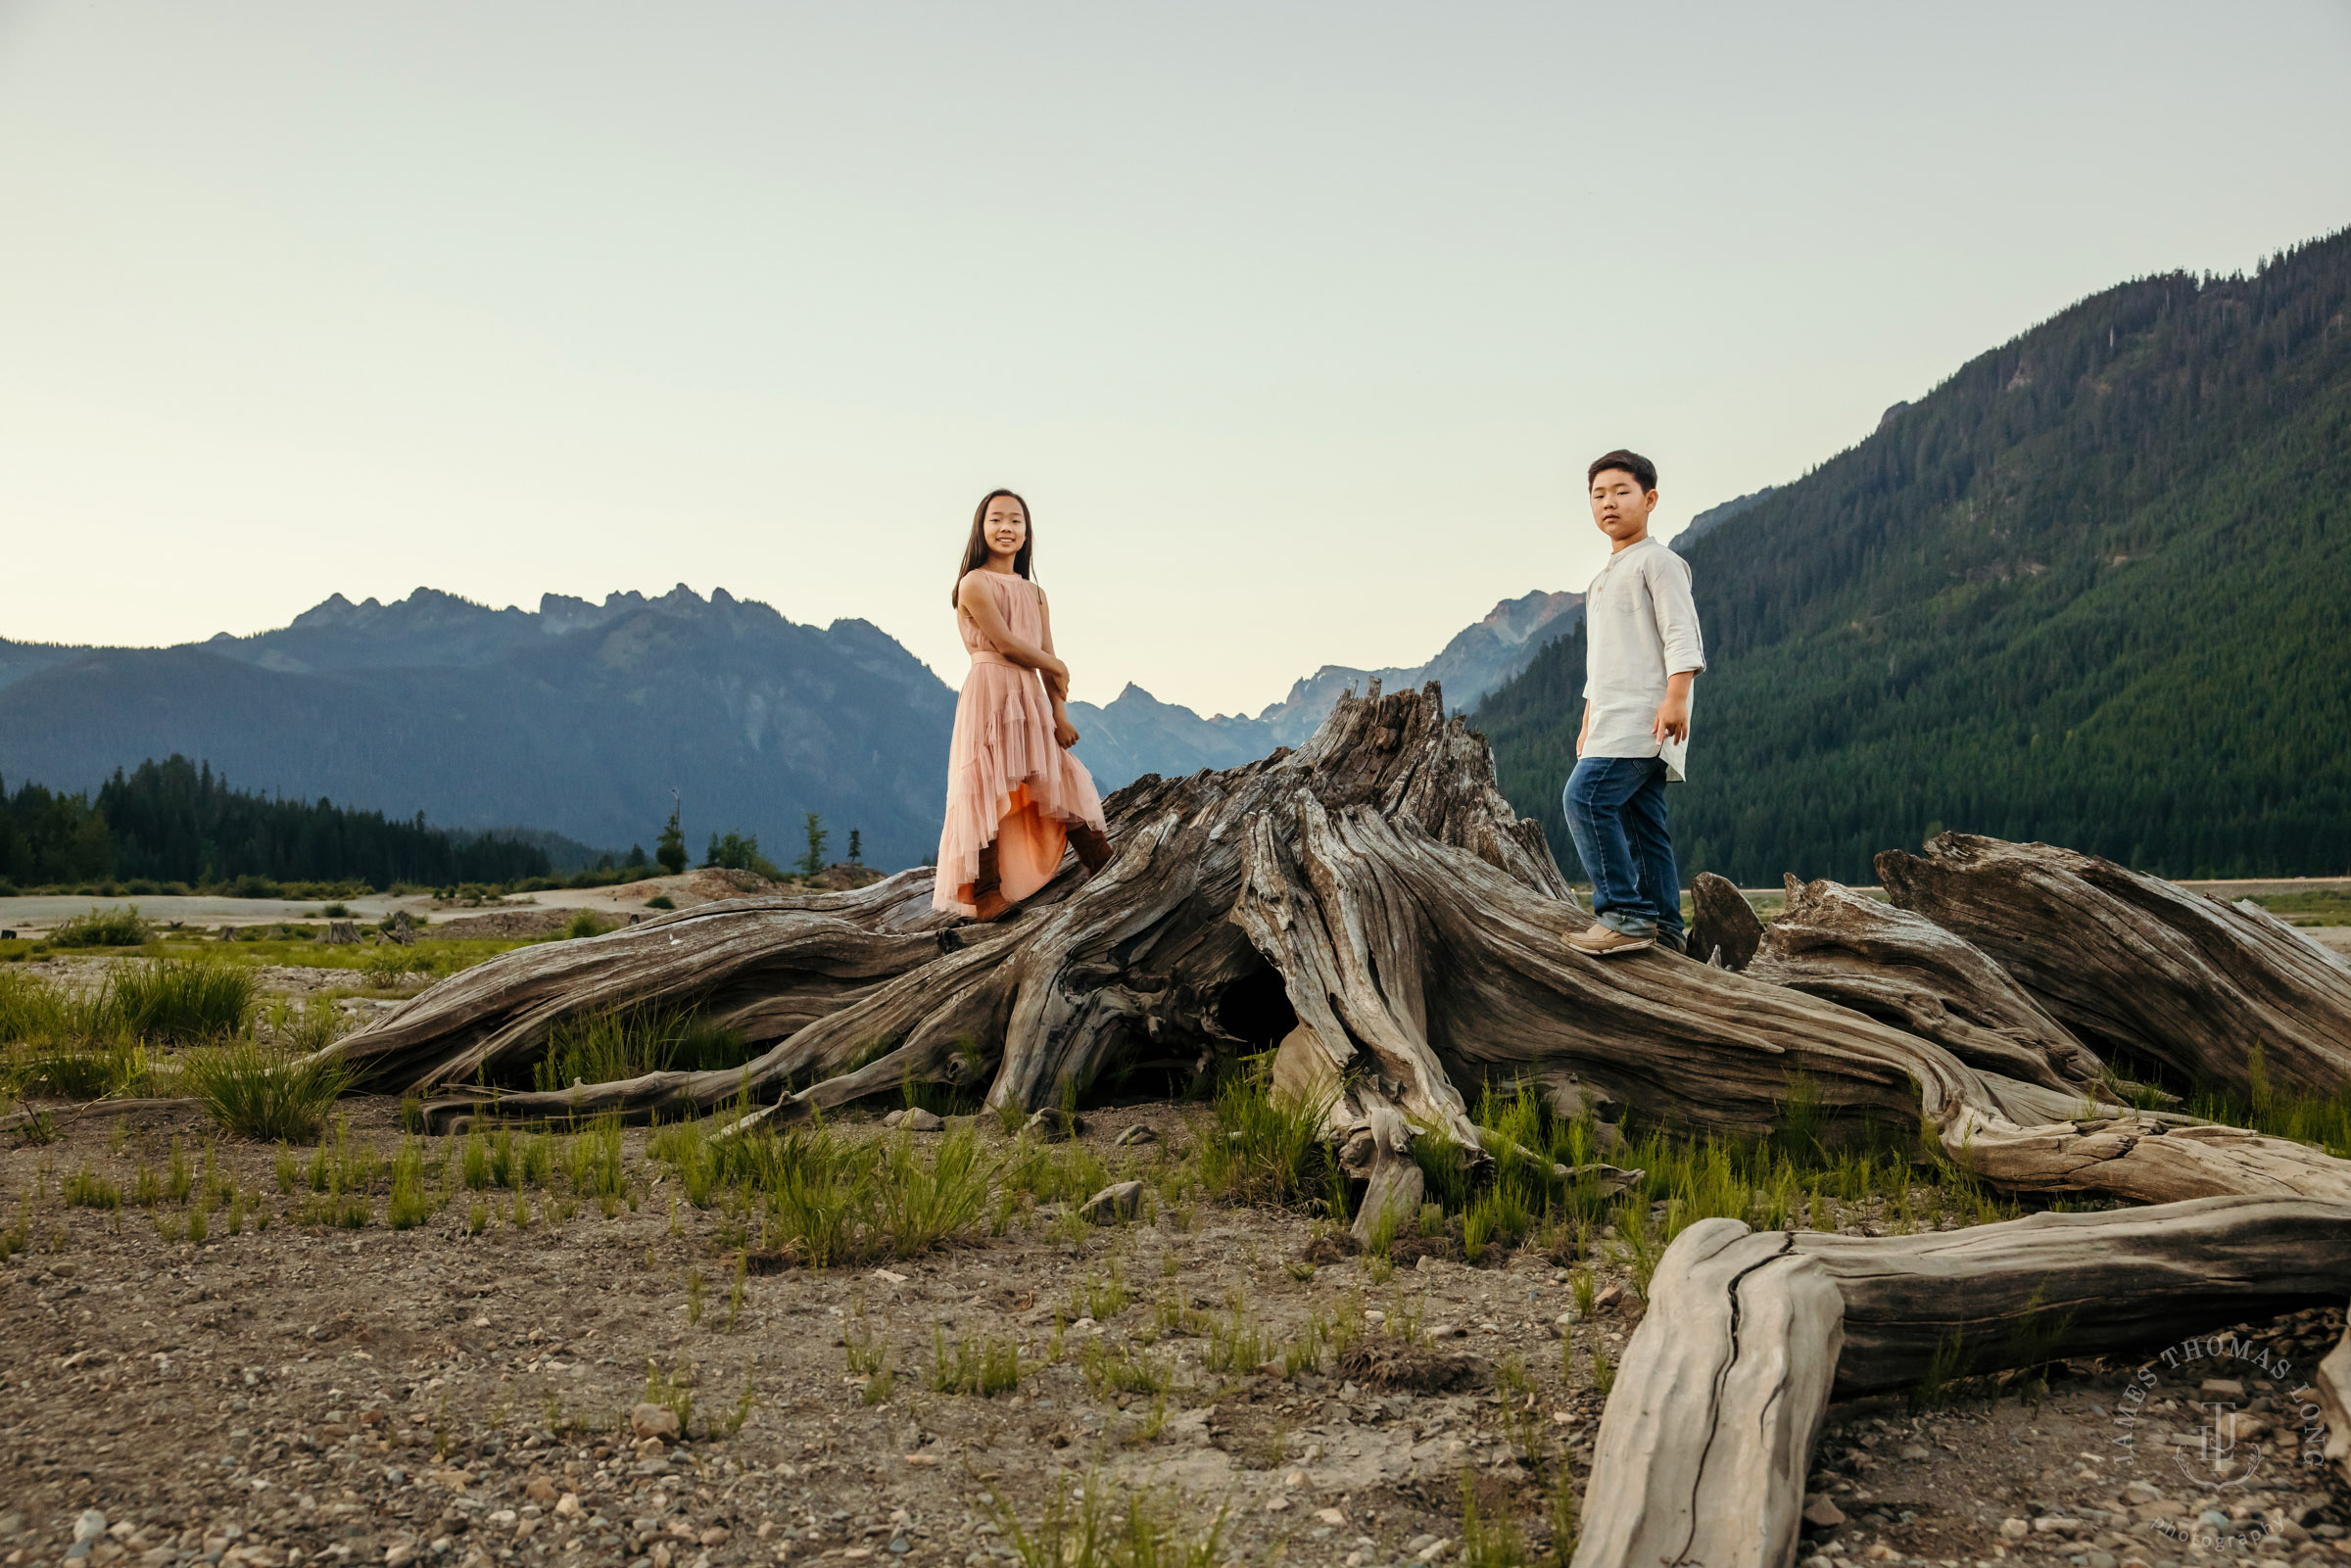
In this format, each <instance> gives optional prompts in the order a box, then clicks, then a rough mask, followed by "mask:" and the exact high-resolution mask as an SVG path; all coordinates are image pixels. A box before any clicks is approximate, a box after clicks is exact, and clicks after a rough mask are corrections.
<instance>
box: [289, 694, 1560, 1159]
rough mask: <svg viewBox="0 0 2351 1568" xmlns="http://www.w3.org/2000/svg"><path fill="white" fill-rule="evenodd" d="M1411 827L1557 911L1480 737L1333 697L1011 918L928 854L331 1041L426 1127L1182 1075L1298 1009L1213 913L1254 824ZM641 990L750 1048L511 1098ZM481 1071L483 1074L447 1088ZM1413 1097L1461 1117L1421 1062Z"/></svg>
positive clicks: (1408, 701) (1260, 1043) (1373, 699)
mask: <svg viewBox="0 0 2351 1568" xmlns="http://www.w3.org/2000/svg"><path fill="white" fill-rule="evenodd" d="M1300 798H1309V799H1313V800H1315V801H1316V802H1318V803H1319V805H1321V806H1324V807H1327V808H1329V809H1339V810H1361V811H1365V812H1368V813H1371V814H1373V815H1375V816H1377V817H1379V818H1381V819H1382V820H1387V819H1394V820H1396V821H1398V822H1402V823H1407V824H1409V825H1410V831H1411V832H1412V833H1413V834H1414V835H1415V837H1416V838H1420V839H1425V840H1428V841H1431V842H1435V843H1439V844H1442V845H1444V846H1446V847H1447V848H1449V849H1451V850H1453V851H1455V852H1458V853H1461V854H1463V855H1465V856H1467V857H1468V858H1469V859H1470V860H1472V861H1475V862H1476V863H1477V864H1479V865H1481V866H1483V867H1485V868H1486V869H1487V870H1489V871H1491V872H1492V873H1493V874H1494V875H1495V876H1496V877H1498V878H1501V879H1504V880H1505V881H1507V882H1509V883H1510V884H1511V885H1512V886H1513V887H1515V888H1517V889H1518V890H1519V891H1521V892H1523V893H1524V894H1525V895H1526V896H1528V897H1529V898H1532V899H1536V900H1539V901H1541V902H1543V903H1545V904H1547V905H1557V907H1559V909H1561V910H1570V911H1571V910H1572V908H1573V905H1572V902H1571V895H1570V894H1569V892H1568V890H1567V885H1566V881H1565V879H1563V878H1561V877H1560V875H1559V867H1558V866H1557V865H1556V864H1555V863H1554V861H1553V860H1552V857H1551V851H1550V849H1549V847H1548V846H1547V845H1546V844H1545V842H1544V839H1543V834H1542V830H1541V828H1540V826H1539V825H1537V824H1534V823H1531V822H1521V821H1519V820H1518V818H1517V817H1516V815H1515V814H1514V813H1512V812H1511V808H1510V805H1509V803H1508V802H1507V801H1505V800H1504V799H1503V798H1502V795H1501V794H1500V792H1499V791H1498V790H1496V788H1495V787H1494V783H1493V760H1492V756H1491V754H1490V753H1489V752H1488V750H1487V748H1486V745H1485V742H1484V740H1483V738H1482V737H1480V736H1475V735H1473V734H1472V733H1471V732H1470V731H1469V730H1468V729H1467V727H1466V726H1465V725H1464V724H1463V722H1462V721H1461V720H1459V719H1452V720H1448V719H1447V718H1445V717H1444V706H1443V698H1442V695H1441V693H1440V692H1439V691H1438V689H1436V687H1435V686H1434V685H1433V684H1432V685H1431V686H1430V687H1429V688H1428V689H1426V690H1424V691H1418V692H1414V691H1405V692H1397V693H1393V694H1390V695H1386V696H1382V695H1380V694H1379V693H1378V691H1377V689H1376V687H1374V689H1373V690H1372V692H1371V694H1370V695H1367V696H1365V697H1360V698H1348V699H1346V700H1344V701H1342V702H1341V703H1340V704H1339V705H1338V707H1337V708H1336V709H1334V710H1333V712H1332V713H1331V715H1330V717H1329V718H1328V719H1327V720H1325V721H1324V723H1323V726H1322V728H1321V729H1320V730H1319V731H1318V732H1317V734H1316V736H1315V737H1314V738H1313V739H1312V740H1311V741H1310V742H1309V743H1308V744H1307V745H1306V746H1305V747H1303V748H1301V749H1300V750H1298V751H1296V752H1290V751H1287V750H1284V751H1277V752H1275V753H1274V754H1273V755H1272V756H1271V757H1268V758H1266V759H1264V760H1263V761H1260V762H1255V763H1251V764H1249V765H1247V766H1245V767H1241V768H1233V769H1228V770H1226V771H1224V772H1222V773H1216V772H1203V773H1199V774H1195V775H1193V776H1191V777H1190V778H1187V779H1178V780H1164V779H1160V778H1158V777H1156V776H1149V777H1145V778H1143V779H1140V780H1137V781H1136V782H1135V783H1133V784H1129V785H1128V786H1127V787H1126V788H1125V789H1122V790H1120V791H1119V792H1118V793H1117V794H1115V795H1114V796H1112V797H1111V800H1110V801H1109V803H1108V807H1109V810H1108V816H1109V822H1110V828H1111V835H1112V839H1113V841H1114V843H1115V844H1116V846H1117V851H1116V854H1115V855H1114V858H1113V860H1112V861H1111V863H1110V865H1109V866H1108V867H1106V868H1105V869H1104V870H1103V871H1102V872H1101V873H1100V874H1099V875H1098V876H1096V877H1094V878H1092V879H1090V880H1081V879H1080V874H1079V872H1078V870H1077V866H1076V862H1075V860H1074V859H1072V860H1070V861H1067V862H1065V864H1064V868H1063V871H1062V874H1061V875H1060V876H1059V877H1058V878H1056V879H1055V880H1054V881H1053V882H1052V883H1050V884H1049V885H1048V886H1047V887H1045V888H1044V889H1043V890H1042V891H1041V892H1039V893H1038V894H1037V895H1036V896H1035V897H1034V898H1032V899H1031V900H1030V901H1029V902H1028V904H1027V905H1025V906H1024V907H1023V909H1022V910H1021V911H1020V912H1019V914H1018V915H1017V916H1015V917H1014V918H1011V919H1008V920H1005V921H1002V922H999V923H997V924H994V925H971V924H967V923H962V922H959V921H957V920H956V919H955V918H954V917H952V916H940V915H936V914H934V913H932V911H931V909H930V893H931V874H930V872H929V871H927V870H922V871H913V872H906V873H901V874H900V875H899V876H897V877H894V878H891V879H889V880H888V881H885V882H882V883H878V884H876V885H875V886H872V887H867V888H863V889H859V890H857V891H855V892H849V893H834V894H819V895H801V896H787V897H777V898H756V899H741V900H735V901H731V902H728V903H724V904H718V905H712V906H707V907H704V908H701V909H696V910H692V911H686V912H682V913H680V914H676V915H672V916H668V917H665V918H663V919H661V920H658V921H654V922H650V923H648V924H646V925H643V926H638V927H629V928H626V929H623V930H618V931H613V932H609V933H607V934H605V935H603V936H599V937H591V938H585V939H582V940H578V941H573V942H565V943H559V944H549V945H544V946H536V947H528V948H521V949H517V950H515V951H513V952H510V953H507V954H504V955H502V956H501V957H499V958H497V959H493V960H492V961H490V962H489V963H487V964H484V965H481V966H479V967H478V968H476V969H473V970H469V971H467V972H466V973H464V974H460V975H458V976H456V977H455V978H453V979H451V980H448V981H445V982H443V983H442V984H441V985H438V986H435V987H434V988H433V989H432V990H430V991H428V992H426V993H425V994H424V995H423V996H421V997H419V998H417V999H416V1000H415V1001H413V1002H411V1003H409V1004H408V1006H407V1007H405V1008H403V1009H401V1010H400V1011H399V1012H398V1013H396V1014H394V1015H393V1016H392V1017H390V1018H389V1019H386V1020H385V1021H383V1022H379V1023H377V1024H375V1025H373V1026H371V1027H369V1028H367V1029H364V1030H361V1031H360V1032H359V1033H357V1034H354V1035H352V1036H350V1037H349V1038H347V1039H345V1040H343V1041H341V1042H339V1043H338V1044H337V1045H336V1046H335V1047H334V1048H333V1049H334V1050H335V1052H336V1053H337V1054H338V1055H341V1056H343V1057H345V1058H346V1059H348V1060H350V1061H351V1062H353V1063H354V1064H355V1065H357V1066H359V1067H360V1069H361V1071H362V1072H363V1073H365V1074H366V1075H367V1078H368V1080H369V1081H370V1082H373V1083H376V1084H379V1085H382V1086H386V1087H398V1088H404V1089H408V1090H412V1091H415V1092H419V1093H430V1092H432V1091H436V1090H438V1091H440V1092H441V1093H442V1095H443V1098H441V1099H439V1100H436V1101H434V1102H432V1103H431V1104H430V1105H428V1107H427V1114H428V1116H430V1117H432V1118H433V1119H434V1120H435V1121H436V1122H445V1121H447V1120H449V1119H452V1118H454V1117H460V1116H464V1115H468V1114H470V1113H472V1112H473V1111H474V1110H476V1109H477V1108H478V1109H480V1110H483V1111H487V1112H491V1113H493V1114H498V1115H504V1116H511V1117H576V1116H588V1115H596V1114H601V1113H605V1112H617V1113H620V1114H622V1115H624V1116H629V1117H647V1116H651V1115H657V1114H669V1115H677V1114H682V1113H684V1112H685V1111H688V1110H708V1109H711V1108H713V1107H716V1106H719V1105H721V1104H724V1103H726V1102H728V1101H730V1100H732V1099H734V1098H736V1097H737V1096H738V1095H742V1094H744V1093H746V1092H747V1093H748V1094H749V1095H750V1096H751V1097H752V1098H754V1099H756V1100H761V1101H766V1100H772V1099H774V1098H775V1097H776V1096H777V1095H779V1094H787V1095H789V1097H790V1099H791V1100H792V1103H793V1104H794V1105H800V1106H828V1105H834V1104H839V1103H841V1102H843V1101H847V1100H851V1099H854V1098H856V1097H858V1096H860V1095H865V1094H872V1093H876V1092H886V1091H888V1090H892V1089H894V1088H896V1087H897V1086H898V1085H899V1084H900V1083H901V1082H902V1081H904V1080H906V1079H908V1078H911V1079H914V1080H916V1081H919V1082H943V1083H948V1084H952V1085H957V1086H961V1087H967V1088H973V1089H984V1091H985V1094H986V1098H987V1100H988V1102H989V1103H990V1104H1000V1103H1011V1104H1016V1105H1020V1106H1023V1107H1034V1106H1037V1105H1040V1104H1042V1103H1045V1102H1046V1101H1049V1100H1051V1099H1052V1098H1053V1097H1054V1096H1055V1095H1056V1094H1057V1093H1058V1091H1059V1088H1060V1085H1061V1084H1062V1083H1063V1082H1065V1081H1068V1082H1071V1083H1074V1084H1076V1085H1078V1086H1080V1087H1081V1088H1082V1087H1083V1086H1085V1085H1088V1084H1090V1083H1091V1082H1092V1081H1093V1080H1094V1079H1095V1078H1096V1077H1097V1076H1098V1075H1100V1074H1101V1073H1103V1072H1105V1071H1111V1070H1118V1071H1127V1072H1136V1071H1152V1070H1161V1071H1175V1072H1179V1073H1190V1072H1195V1071H1197V1070H1199V1069H1202V1068H1203V1067H1205V1066H1206V1065H1207V1064H1208V1063H1209V1062H1210V1061H1211V1059H1212V1058H1214V1057H1215V1056H1216V1055H1218V1054H1220V1053H1227V1052H1232V1051H1236V1050H1256V1049H1263V1048H1266V1047H1270V1046H1271V1045H1273V1044H1275V1043H1276V1042H1278V1041H1279V1040H1281V1039H1282V1038H1283V1036H1284V1035H1286V1034H1287V1033H1288V1032H1289V1031H1290V1030H1291V1028H1292V1027H1293V1026H1294V1025H1295V1023H1296V1022H1297V1020H1296V1018H1295V1016H1294V1015H1293V1014H1292V1012H1291V1009H1290V1006H1289V1004H1288V1003H1287V1002H1286V1001H1285V1000H1284V997H1283V985H1282V980H1281V976H1280V975H1278V974H1275V973H1274V972H1273V970H1272V969H1271V967H1270V965H1269V963H1268V961H1267V958H1266V957H1265V956H1264V955H1262V954H1261V953H1259V952H1258V951H1257V950H1256V949H1254V948H1253V947H1252V946H1251V945H1250V941H1249V938H1248V936H1247V935H1246V934H1245V933H1244V932H1243V930H1242V929H1241V927H1239V926H1237V925H1235V924H1234V923H1233V921H1232V920H1231V919H1230V916H1231V913H1232V910H1233V905H1234V902H1235V900H1236V898H1237V897H1238V894H1239V889H1240V884H1241V880H1242V857H1243V850H1244V846H1245V845H1246V844H1247V842H1248V841H1249V839H1250V835H1251V825H1252V824H1253V823H1256V822H1258V821H1260V820H1264V819H1269V818H1273V819H1278V821H1280V822H1281V823H1282V824H1284V825H1293V826H1294V825H1295V824H1296V822H1297V821H1298V812H1297V805H1296V802H1297V801H1298V800H1299V799H1300ZM641 1006H667V1007H694V1008H697V1009H699V1010H701V1011H702V1012H703V1014H704V1015H705V1016H706V1017H708V1018H710V1019H711V1020H713V1021H714V1022H720V1023H724V1024H726V1025H729V1026H731V1027H734V1028H737V1029H739V1030H741V1031H742V1032H743V1033H744V1036H745V1037H746V1038H747V1039H748V1040H749V1041H750V1042H751V1043H752V1044H754V1045H759V1046H766V1047H767V1048H768V1049H766V1050H765V1051H764V1053H763V1054H762V1055H760V1056H759V1057H758V1058H757V1059H756V1060H754V1061H752V1062H751V1063H749V1064H748V1065H747V1066H745V1067H744V1068H741V1069H730V1070H727V1071H723V1072H703V1073H690V1072H659V1073H651V1074H648V1075H647V1076H645V1077H642V1078H637V1079H632V1080H628V1081H626V1082H620V1083H607V1084H581V1085H576V1086H570V1087H566V1088H563V1089H559V1090H556V1091H552V1092H538V1093H535V1092H529V1091H528V1090H527V1089H526V1088H524V1087H522V1086H524V1085H527V1084H528V1082H529V1075H530V1070H531V1068H532V1065H533V1064H534V1063H535V1062H536V1061H538V1060H539V1059H540V1058H542V1057H544V1056H545V1054H546V1051H547V1047H548V1042H549V1040H550V1038H551V1036H552V1034H553V1032H554V1030H555V1029H556V1028H557V1027H558V1025H560V1024H562V1023H563V1022H565V1021H566V1020H569V1019H574V1018H578V1017H580V1016H582V1015H584V1014H589V1013H595V1012H600V1011H612V1010H618V1009H624V1008H630V1007H641ZM468 1079H474V1080H477V1087H475V1088H473V1089H470V1090H466V1089H460V1088H459V1087H458V1086H459V1085H460V1084H462V1083H464V1082H465V1080H468ZM1419 1089H1420V1092H1419V1093H1418V1095H1417V1096H1416V1097H1415V1098H1414V1099H1413V1100H1412V1101H1411V1102H1410V1104H1409V1106H1408V1109H1409V1110H1411V1111H1412V1112H1413V1113H1414V1114H1415V1115H1417V1116H1421V1117H1424V1118H1426V1119H1429V1120H1430V1121H1432V1122H1433V1123H1434V1124H1438V1125H1442V1126H1444V1127H1446V1128H1447V1129H1448V1130H1454V1131H1457V1132H1465V1131H1466V1121H1465V1118H1463V1116H1462V1112H1461V1101H1460V1096H1459V1095H1458V1093H1455V1092H1454V1091H1453V1090H1452V1088H1451V1086H1450V1085H1447V1084H1445V1083H1444V1082H1443V1081H1442V1078H1441V1076H1438V1077H1427V1078H1424V1080H1423V1082H1422V1083H1421V1084H1420V1085H1419Z"/></svg>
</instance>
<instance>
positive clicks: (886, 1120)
mask: <svg viewBox="0 0 2351 1568" xmlns="http://www.w3.org/2000/svg"><path fill="white" fill-rule="evenodd" d="M905 1119H906V1113H905V1112H903V1111H892V1112H891V1113H890V1114H889V1115H888V1116H886V1117H883V1118H882V1125H884V1126H886V1127H894V1126H896V1125H897V1124H898V1123H899V1122H901V1121H903V1120H905Z"/></svg>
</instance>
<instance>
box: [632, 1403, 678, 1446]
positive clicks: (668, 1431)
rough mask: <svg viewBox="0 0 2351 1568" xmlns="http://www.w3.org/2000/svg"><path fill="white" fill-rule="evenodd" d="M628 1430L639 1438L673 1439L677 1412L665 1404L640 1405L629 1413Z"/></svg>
mask: <svg viewBox="0 0 2351 1568" xmlns="http://www.w3.org/2000/svg"><path fill="white" fill-rule="evenodd" d="M629 1430H630V1431H632V1432H634V1433H636V1434H637V1436H638V1437H639V1438H674V1437H676V1436H677V1435H678V1412H677V1411H675V1410H673V1409H671V1408H670V1407H669V1406H668V1405H666V1404H650V1403H648V1404H640V1405H636V1406H634V1407H633V1408H632V1409H631V1410H630V1411H629Z"/></svg>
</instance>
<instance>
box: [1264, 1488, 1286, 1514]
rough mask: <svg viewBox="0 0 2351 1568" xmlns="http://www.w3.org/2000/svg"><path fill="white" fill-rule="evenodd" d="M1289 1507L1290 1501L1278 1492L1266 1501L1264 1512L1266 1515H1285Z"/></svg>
mask: <svg viewBox="0 0 2351 1568" xmlns="http://www.w3.org/2000/svg"><path fill="white" fill-rule="evenodd" d="M1289 1506H1290V1499H1289V1498H1287V1497H1283V1496H1282V1495H1281V1494H1280V1493H1278V1492H1276V1493H1275V1494H1273V1496H1271V1497H1268V1498H1267V1499H1266V1512H1268V1513H1286V1512H1287V1511H1289Z"/></svg>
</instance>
